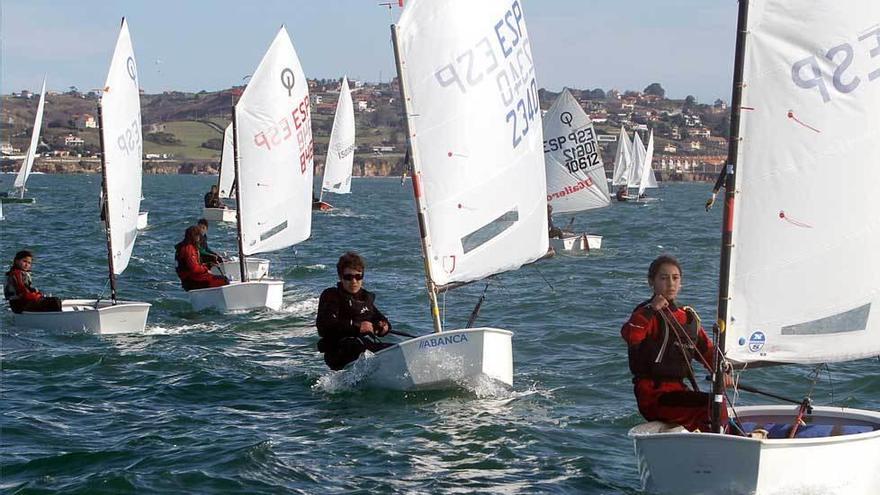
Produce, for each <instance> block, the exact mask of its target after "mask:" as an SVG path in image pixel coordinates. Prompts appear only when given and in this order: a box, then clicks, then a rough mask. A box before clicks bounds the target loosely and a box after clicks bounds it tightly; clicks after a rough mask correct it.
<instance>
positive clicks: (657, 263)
mask: <svg viewBox="0 0 880 495" xmlns="http://www.w3.org/2000/svg"><path fill="white" fill-rule="evenodd" d="M663 265H672V266H674V267H676V268H678V273H679V274H680V275H684V271H683V270H682V269H681V264H680V263H679V262H678V260H677V259H675V257H673V256H670V255H668V254H661V255H660V256H657V258H656V259H655V260H654V261H652V262H651V266H649V267H648V280H649V281H651V280H654V277H656V276H657V272H659V271H660V267H661V266H663Z"/></svg>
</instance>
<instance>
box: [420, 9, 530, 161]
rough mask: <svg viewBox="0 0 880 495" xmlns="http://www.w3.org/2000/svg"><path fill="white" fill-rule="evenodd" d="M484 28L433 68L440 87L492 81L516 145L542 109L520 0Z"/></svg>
mask: <svg viewBox="0 0 880 495" xmlns="http://www.w3.org/2000/svg"><path fill="white" fill-rule="evenodd" d="M487 27H488V26H487ZM487 31H489V33H487V35H486V36H483V37H481V38H480V39H479V40H478V41H477V42H476V43H475V44H474V45H472V46H471V47H470V48H468V49H467V50H464V51H463V52H462V53H460V54H458V55H456V56H455V57H454V58H453V59H452V60H451V61H450V62H448V63H446V64H444V65H441V66H440V67H439V68H438V69H436V70H435V71H434V78H435V79H436V81H437V82H438V83H439V84H440V86H441V87H443V88H449V87H454V88H457V89H458V91H460V92H461V93H462V94H467V93H468V92H469V91H470V90H472V89H475V88H477V87H479V86H481V85H482V84H483V83H485V82H487V81H489V82H492V81H494V86H495V89H496V90H497V91H498V93H497V94H498V96H499V97H500V99H501V102H502V104H503V106H504V108H505V110H506V111H505V113H504V114H503V116H504V119H505V122H506V123H507V124H508V125H509V126H510V129H511V135H512V138H511V145H512V146H513V147H514V148H515V147H517V146H518V145H519V143H520V142H521V141H522V138H523V137H525V136H526V135H527V134H528V133H529V131H530V130H531V129H532V128H533V127H535V126H533V125H530V123H531V122H533V121H534V120H535V116H536V115H539V112H540V111H541V109H540V104H539V102H538V84H537V82H536V81H535V77H534V74H535V64H534V62H533V61H532V54H531V49H530V43H529V39H528V35H527V33H526V31H525V24H524V21H523V14H522V7H521V6H520V1H519V0H515V1H513V2H511V4H510V7H509V8H508V9H506V10H505V11H504V13H503V14H501V15H500V16H499V18H498V19H497V20H496V21H495V22H494V23H493V24H492V26H491V28H490V29H487Z"/></svg>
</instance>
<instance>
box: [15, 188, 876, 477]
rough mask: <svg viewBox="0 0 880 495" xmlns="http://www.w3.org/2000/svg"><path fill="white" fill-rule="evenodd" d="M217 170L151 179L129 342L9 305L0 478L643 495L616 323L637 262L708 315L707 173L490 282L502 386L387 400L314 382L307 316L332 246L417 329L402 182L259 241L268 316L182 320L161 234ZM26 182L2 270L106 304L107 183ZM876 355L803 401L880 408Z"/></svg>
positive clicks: (759, 375) (416, 277) (229, 248)
mask: <svg viewBox="0 0 880 495" xmlns="http://www.w3.org/2000/svg"><path fill="white" fill-rule="evenodd" d="M10 177H11V176H10ZM9 180H11V179H9ZM9 180H5V179H4V184H3V185H4V186H6V185H8V184H5V182H9ZM215 180H216V179H215V178H212V177H197V176H152V175H148V176H145V177H144V188H143V189H144V197H145V199H144V201H143V203H142V209H143V210H149V211H150V226H149V228H148V229H147V230H145V231H141V232H140V234H139V235H138V239H137V244H136V246H135V249H134V254H133V257H132V261H131V264H130V265H129V267H128V269H127V270H126V271H125V273H124V274H123V275H122V276H121V277H120V278H119V282H118V290H119V296H120V298H124V299H129V300H140V301H147V302H150V303H152V304H153V307H152V309H151V311H150V316H149V320H148V323H147V330H146V334H144V335H127V336H116V337H100V336H93V335H84V334H77V333H70V334H57V333H52V332H48V331H42V330H32V329H22V328H16V327H14V326H12V318H11V317H10V315H9V313H7V312H4V313H3V314H2V317H0V325H2V331H0V338H2V342H0V343H2V345H0V358H2V377H0V378H2V379H0V395H2V402H0V413H2V416H0V491H3V492H10V493H11V492H16V493H18V492H20V493H44V492H50V493H61V492H77V493H248V494H251V493H282V492H299V493H390V492H399V493H450V492H456V493H460V492H465V493H468V492H484V493H541V492H552V493H596V494H605V493H608V494H612V493H613V494H616V493H635V492H637V491H638V488H639V479H638V472H637V470H636V460H635V457H634V455H633V452H632V444H631V441H630V440H629V439H628V438H627V437H626V432H627V430H628V429H629V428H630V427H632V426H634V425H635V424H637V423H639V422H640V421H641V419H640V416H639V414H638V412H637V411H636V408H635V401H634V399H633V395H632V385H631V382H630V373H629V370H628V368H627V358H626V348H625V345H624V342H623V340H622V339H621V338H620V333H619V332H620V327H621V325H622V324H623V322H624V321H626V319H627V318H628V316H629V314H630V311H631V310H632V308H633V306H635V305H636V304H638V303H639V302H641V301H643V300H645V299H647V298H648V297H649V296H650V291H649V289H648V286H647V283H646V280H645V278H646V275H645V273H646V271H647V266H648V264H649V263H650V261H651V260H652V259H653V258H654V257H656V256H657V255H659V254H661V253H670V254H673V255H675V256H677V257H678V258H679V259H680V260H681V262H682V264H683V267H684V287H683V289H682V293H681V301H682V302H685V303H687V304H690V305H693V306H694V307H695V308H696V309H697V310H698V311H700V312H701V313H702V316H703V320H704V321H706V322H709V321H713V320H714V319H715V312H714V304H715V299H716V296H717V285H718V282H717V279H718V264H719V262H718V259H719V249H720V234H719V232H720V219H721V207H720V204H719V206H718V207H716V209H714V210H713V211H711V212H710V213H706V212H705V211H704V210H703V204H704V202H705V199H706V198H707V196H708V194H709V190H710V187H711V186H710V185H709V184H662V185H661V188H660V189H659V190H656V191H651V194H652V195H653V196H655V197H658V198H659V199H660V200H659V201H657V202H653V203H648V204H641V205H640V204H617V203H615V204H614V205H613V206H612V207H611V208H606V209H604V210H601V211H596V212H590V213H585V214H580V215H576V216H574V218H575V220H574V224H573V226H572V228H573V229H574V230H577V231H586V232H588V233H591V234H599V235H602V236H604V240H603V244H602V249H601V250H598V251H593V252H591V253H590V254H589V255H586V256H557V257H555V258H553V259H550V260H547V261H543V262H540V263H538V264H536V265H534V266H528V267H524V268H522V269H520V270H518V271H516V272H512V273H506V274H502V275H500V276H497V277H495V278H494V279H492V280H491V281H490V283H489V288H488V291H487V297H486V302H485V303H484V304H483V306H482V310H481V313H480V316H479V318H478V320H477V324H478V325H481V326H494V327H499V328H504V329H507V330H511V331H513V332H514V337H513V352H514V382H515V383H514V387H513V389H512V390H506V389H504V388H501V387H497V386H494V385H493V384H491V383H489V384H478V385H476V386H474V387H473V388H472V389H470V390H462V391H457V392H420V393H402V392H393V391H384V390H366V389H361V388H358V385H357V380H356V379H355V380H352V379H351V377H340V376H339V375H338V374H334V373H330V372H328V370H327V368H326V367H325V366H324V363H323V361H322V360H321V355H320V354H319V353H318V352H317V351H316V349H315V343H316V342H317V340H318V337H317V334H316V331H315V326H314V319H315V312H316V309H317V302H318V296H319V294H320V293H321V291H322V290H323V289H324V288H326V287H328V286H331V285H334V284H335V283H336V280H337V277H336V272H335V263H336V260H337V259H338V257H339V255H340V254H342V253H343V252H344V251H346V250H355V251H358V252H359V253H361V254H362V255H363V256H364V257H365V258H366V261H367V270H366V279H365V286H366V287H367V288H368V289H370V290H372V291H375V292H376V293H377V300H376V303H377V305H378V306H379V307H380V308H381V309H382V311H383V312H384V313H385V314H386V315H387V316H388V317H389V318H390V319H391V321H392V323H393V325H394V327H395V328H396V329H398V330H401V331H404V332H408V333H417V334H422V333H426V332H429V331H430V330H431V320H430V315H429V312H428V305H427V298H426V297H425V288H424V274H423V269H422V262H421V255H420V252H419V239H418V227H417V223H416V219H415V207H414V206H413V202H412V192H411V187H410V183H409V181H407V183H406V185H405V186H403V187H401V185H400V181H399V180H398V179H395V178H391V179H355V181H354V184H353V187H352V194H350V195H345V196H336V195H327V196H326V199H327V200H328V201H329V202H331V203H333V204H334V205H335V206H336V209H335V210H334V211H333V212H330V213H315V214H314V217H313V226H312V236H311V238H310V239H309V240H307V241H305V242H303V243H302V244H300V245H298V246H295V247H293V248H289V249H285V250H283V251H280V252H277V253H269V254H267V255H266V257H267V258H269V259H270V260H271V263H272V264H271V266H270V273H271V274H272V275H274V276H280V277H283V278H284V280H285V291H284V307H283V309H282V310H281V311H279V312H271V311H265V312H254V313H249V314H244V315H235V316H227V315H221V314H218V313H211V312H202V313H199V312H195V311H193V310H192V309H191V308H190V305H189V302H188V299H187V297H186V295H185V293H184V292H183V291H182V290H181V288H180V284H179V282H178V280H177V277H176V275H175V273H174V244H175V243H177V242H178V241H180V240H181V239H182V237H183V231H184V229H185V228H186V227H187V226H188V225H191V224H194V223H195V222H196V220H197V219H198V218H199V215H200V213H201V209H202V197H203V195H204V193H205V192H206V191H207V190H208V188H209V187H210V185H211V184H212V183H213V182H214V181H215ZM29 186H30V195H32V196H34V197H36V198H37V202H36V203H35V204H32V205H7V208H4V213H5V215H6V220H4V221H2V222H0V260H2V262H3V263H4V264H8V263H9V262H11V260H12V257H13V255H14V253H15V252H16V251H17V250H19V249H24V248H27V249H31V250H33V251H34V252H35V253H36V263H35V266H34V281H35V284H36V285H37V287H39V288H40V289H41V290H43V291H44V292H47V293H51V294H53V295H56V296H60V297H94V296H95V295H97V294H103V295H104V296H105V297H106V296H107V295H108V288H107V263H106V256H107V255H106V241H105V238H104V235H103V233H102V231H101V230H100V226H99V222H98V209H97V208H98V191H99V187H100V177H98V176H95V175H66V176H62V175H41V176H37V177H32V178H31V181H30V182H29ZM569 218H572V217H571V216H564V215H563V216H560V217H556V219H555V223H556V225H557V226H560V227H565V226H567V225H568V223H569ZM209 239H210V243H211V246H212V248H213V249H215V250H218V251H221V252H224V251H225V252H227V253H229V254H234V253H235V252H236V243H235V229H234V226H233V225H231V224H214V225H212V226H211V229H210V232H209ZM484 287H485V284H484V283H476V284H472V285H470V286H468V287H464V288H461V289H458V290H455V291H452V292H450V293H448V294H447V295H445V296H441V299H440V303H441V306H442V307H443V309H444V320H445V324H446V325H447V326H449V327H450V328H453V327H461V326H463V325H464V323H465V322H466V321H467V318H468V316H469V314H470V312H471V310H472V309H473V306H474V304H475V303H476V301H477V299H478V298H479V295H480V294H481V292H482V291H483V289H484ZM768 303H772V301H768ZM391 340H393V339H391ZM877 364H878V363H877V360H864V361H860V362H855V363H847V364H837V365H832V366H830V368H829V369H828V370H823V371H822V373H821V375H820V377H819V381H818V383H817V384H816V387H815V390H814V392H813V398H814V400H815V401H816V403H818V404H829V403H834V404H841V405H847V406H852V407H861V408H866V409H874V410H877V409H880V380H878V379H877V378H876V372H877ZM811 371H812V370H811V369H810V368H805V367H797V366H789V367H776V368H768V369H765V370H758V371H755V372H751V373H749V374H748V375H747V377H748V378H747V380H748V382H749V383H750V384H751V385H752V386H754V387H760V388H765V389H768V390H772V391H774V392H776V393H778V394H781V395H788V396H791V397H793V398H797V399H799V398H801V397H802V396H803V395H804V394H805V393H807V391H808V390H809V389H810V386H811V384H812V376H811ZM355 378H356V377H355ZM745 380H746V379H744V381H745ZM739 402H740V403H741V404H755V403H774V402H773V401H772V400H763V399H760V398H755V397H752V396H741V397H740V398H739Z"/></svg>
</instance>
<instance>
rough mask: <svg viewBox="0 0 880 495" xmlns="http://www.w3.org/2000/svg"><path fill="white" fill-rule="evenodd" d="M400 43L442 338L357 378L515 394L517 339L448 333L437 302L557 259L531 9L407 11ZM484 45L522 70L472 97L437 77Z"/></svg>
mask: <svg viewBox="0 0 880 495" xmlns="http://www.w3.org/2000/svg"><path fill="white" fill-rule="evenodd" d="M499 19H501V20H503V19H508V22H507V23H506V24H505V23H503V22H499V21H498V20H499ZM496 23H497V26H500V27H497V28H496V27H495V26H496ZM498 33H500V34H498ZM497 36H505V37H507V38H505V39H508V40H513V39H516V41H515V42H514V41H510V43H512V45H511V47H510V51H509V52H507V53H505V48H506V47H507V45H500V44H497V43H496V44H490V42H489V41H488V40H490V39H491V40H495V39H497V38H496V37H497ZM514 37H515V38H514ZM392 42H393V45H394V49H395V59H396V61H397V73H398V78H399V80H400V91H401V101H403V102H404V109H405V112H406V126H407V135H408V136H409V139H408V141H409V148H410V151H411V157H412V166H413V169H412V170H413V173H412V183H413V194H414V197H415V202H416V207H417V211H418V217H419V227H420V237H421V241H422V242H421V246H422V255H423V257H424V268H425V281H426V285H427V289H428V298H429V300H430V304H431V315H432V319H433V323H434V330H435V332H436V333H434V334H431V335H425V336H422V337H417V338H413V339H410V340H407V341H404V342H401V343H399V344H396V345H394V346H392V347H389V348H387V349H383V350H382V351H379V352H377V353H375V354H372V355H369V354H368V353H365V354H364V355H363V356H362V358H361V359H359V360H358V361H355V362H354V363H352V364H351V365H350V368H349V372H354V370H357V369H359V366H360V363H364V364H365V365H364V368H366V369H368V370H369V373H368V374H367V375H366V376H364V377H363V380H364V382H366V383H367V384H370V385H373V386H378V387H385V388H391V389H402V390H411V389H450V388H460V387H468V386H473V385H474V384H475V383H480V382H482V381H489V382H495V383H500V384H503V385H507V386H509V385H511V384H512V383H513V353H512V335H513V334H512V333H511V332H510V331H507V330H502V329H499V328H492V327H483V328H462V329H458V330H444V329H443V328H442V324H441V317H440V308H439V306H438V304H437V294H438V293H440V292H443V291H446V290H450V289H452V288H454V287H456V286H459V285H462V284H466V283H469V282H475V281H478V280H481V279H483V278H486V277H489V276H492V275H494V274H496V273H501V272H505V271H508V270H515V269H517V268H519V267H520V266H522V265H524V264H527V263H531V262H533V261H535V260H537V259H539V258H541V257H542V256H544V255H545V254H546V252H547V248H548V240H547V201H546V195H547V185H546V180H545V171H544V158H543V152H542V143H541V109H540V106H539V103H538V85H537V82H536V80H535V68H534V65H533V63H532V56H531V53H530V47H529V37H528V33H527V32H526V26H525V21H524V20H523V17H522V9H521V7H520V3H519V1H518V0H515V1H514V2H512V3H511V2H510V1H507V0H482V1H480V2H466V1H462V0H414V1H411V2H407V4H406V7H405V8H404V10H403V13H402V14H401V16H400V20H399V22H398V24H397V25H396V26H392ZM482 43H485V44H486V47H485V48H483V49H482V50H484V51H483V52H482V53H484V56H486V57H492V58H494V59H497V60H499V61H501V60H504V59H505V58H506V57H509V60H511V61H513V60H517V61H518V65H517V67H518V70H516V71H514V72H511V73H508V72H505V71H506V70H507V69H506V67H507V65H504V64H501V63H500V62H499V63H497V64H495V67H494V69H493V70H494V71H497V72H494V73H492V74H486V75H484V76H483V77H481V78H479V79H476V80H474V79H471V80H468V81H466V80H464V79H462V80H461V81H460V82H461V84H467V87H466V90H465V88H464V87H462V86H459V85H458V84H456V83H454V82H452V81H449V80H446V79H445V78H441V77H436V74H438V73H437V72H436V70H437V67H442V66H443V65H444V64H446V63H448V62H449V61H453V63H454V61H455V59H456V57H457V56H458V55H457V54H459V53H464V52H466V51H467V50H469V49H470V48H471V47H473V46H482ZM511 67H512V66H511ZM511 70H513V69H511ZM500 75H504V76H506V77H510V78H513V79H504V80H505V81H507V82H509V84H510V87H509V88H508V87H505V88H504V91H502V92H501V93H499V90H498V86H497V85H496V81H500V80H502V79H501V78H500Z"/></svg>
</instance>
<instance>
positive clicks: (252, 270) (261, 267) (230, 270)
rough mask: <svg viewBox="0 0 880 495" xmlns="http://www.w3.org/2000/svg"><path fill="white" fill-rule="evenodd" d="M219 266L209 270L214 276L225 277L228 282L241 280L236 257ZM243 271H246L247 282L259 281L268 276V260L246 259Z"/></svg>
mask: <svg viewBox="0 0 880 495" xmlns="http://www.w3.org/2000/svg"><path fill="white" fill-rule="evenodd" d="M222 265H223V266H222V269H221V267H220V266H214V267H213V268H211V273H213V274H214V275H226V276H227V277H228V278H229V280H230V281H240V280H241V265H240V264H239V262H238V257H237V256H233V257H231V258H229V259H228V260H226V261H224V262H223V263H222ZM245 269H246V270H247V274H248V280H260V279H263V278H265V277H267V276H268V275H269V260H267V259H265V258H247V261H246V266H245Z"/></svg>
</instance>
